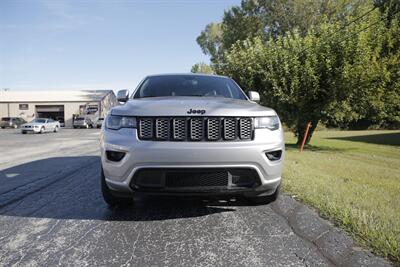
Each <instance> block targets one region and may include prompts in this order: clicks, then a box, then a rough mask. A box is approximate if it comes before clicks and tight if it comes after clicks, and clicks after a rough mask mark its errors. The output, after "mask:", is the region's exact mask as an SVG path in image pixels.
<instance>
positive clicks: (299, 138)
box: [296, 119, 318, 146]
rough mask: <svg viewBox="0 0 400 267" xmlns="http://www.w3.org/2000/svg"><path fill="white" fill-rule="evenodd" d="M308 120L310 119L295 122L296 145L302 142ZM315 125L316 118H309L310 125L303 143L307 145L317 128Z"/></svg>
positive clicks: (316, 122)
mask: <svg viewBox="0 0 400 267" xmlns="http://www.w3.org/2000/svg"><path fill="white" fill-rule="evenodd" d="M309 122H310V121H307V122H304V121H302V122H299V123H298V124H297V130H296V135H297V145H298V146H301V143H302V142H303V138H304V134H305V132H306V129H307V124H308V123H309ZM317 126H318V120H317V119H314V120H311V127H310V129H309V130H308V135H307V139H306V142H305V145H308V144H309V143H310V141H311V137H312V135H313V133H314V131H315V129H316V128H317Z"/></svg>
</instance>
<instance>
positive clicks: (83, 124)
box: [72, 117, 94, 129]
mask: <svg viewBox="0 0 400 267" xmlns="http://www.w3.org/2000/svg"><path fill="white" fill-rule="evenodd" d="M93 125H94V123H93V122H92V120H91V119H89V118H84V117H78V118H75V119H74V122H73V125H72V126H73V127H74V129H76V128H86V129H88V128H93Z"/></svg>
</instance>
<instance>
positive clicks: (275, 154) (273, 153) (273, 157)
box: [265, 150, 282, 161]
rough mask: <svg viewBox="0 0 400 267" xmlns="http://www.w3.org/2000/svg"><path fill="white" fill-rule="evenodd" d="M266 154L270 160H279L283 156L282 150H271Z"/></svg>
mask: <svg viewBox="0 0 400 267" xmlns="http://www.w3.org/2000/svg"><path fill="white" fill-rule="evenodd" d="M265 155H266V156H267V158H268V159H269V160H270V161H276V160H279V159H280V158H281V156H282V150H276V151H271V152H266V153H265Z"/></svg>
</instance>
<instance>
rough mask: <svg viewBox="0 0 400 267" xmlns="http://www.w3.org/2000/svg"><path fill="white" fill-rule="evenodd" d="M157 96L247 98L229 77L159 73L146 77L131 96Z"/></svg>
mask: <svg viewBox="0 0 400 267" xmlns="http://www.w3.org/2000/svg"><path fill="white" fill-rule="evenodd" d="M159 96H164V97H165V96H203V97H223V98H234V99H243V100H245V99H247V98H246V96H245V95H244V93H243V91H242V90H241V89H240V88H239V86H238V85H237V84H236V83H235V82H234V81H233V80H231V79H229V78H225V77H217V76H200V75H161V76H150V77H147V78H146V79H145V80H144V81H143V83H142V84H141V85H140V87H139V88H138V89H137V90H136V92H135V94H134V96H133V98H145V97H159Z"/></svg>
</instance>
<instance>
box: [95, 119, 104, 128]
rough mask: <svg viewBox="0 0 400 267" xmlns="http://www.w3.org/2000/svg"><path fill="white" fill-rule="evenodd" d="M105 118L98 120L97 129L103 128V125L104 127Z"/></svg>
mask: <svg viewBox="0 0 400 267" xmlns="http://www.w3.org/2000/svg"><path fill="white" fill-rule="evenodd" d="M103 121H104V118H98V120H97V122H96V127H97V128H101V125H103Z"/></svg>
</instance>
